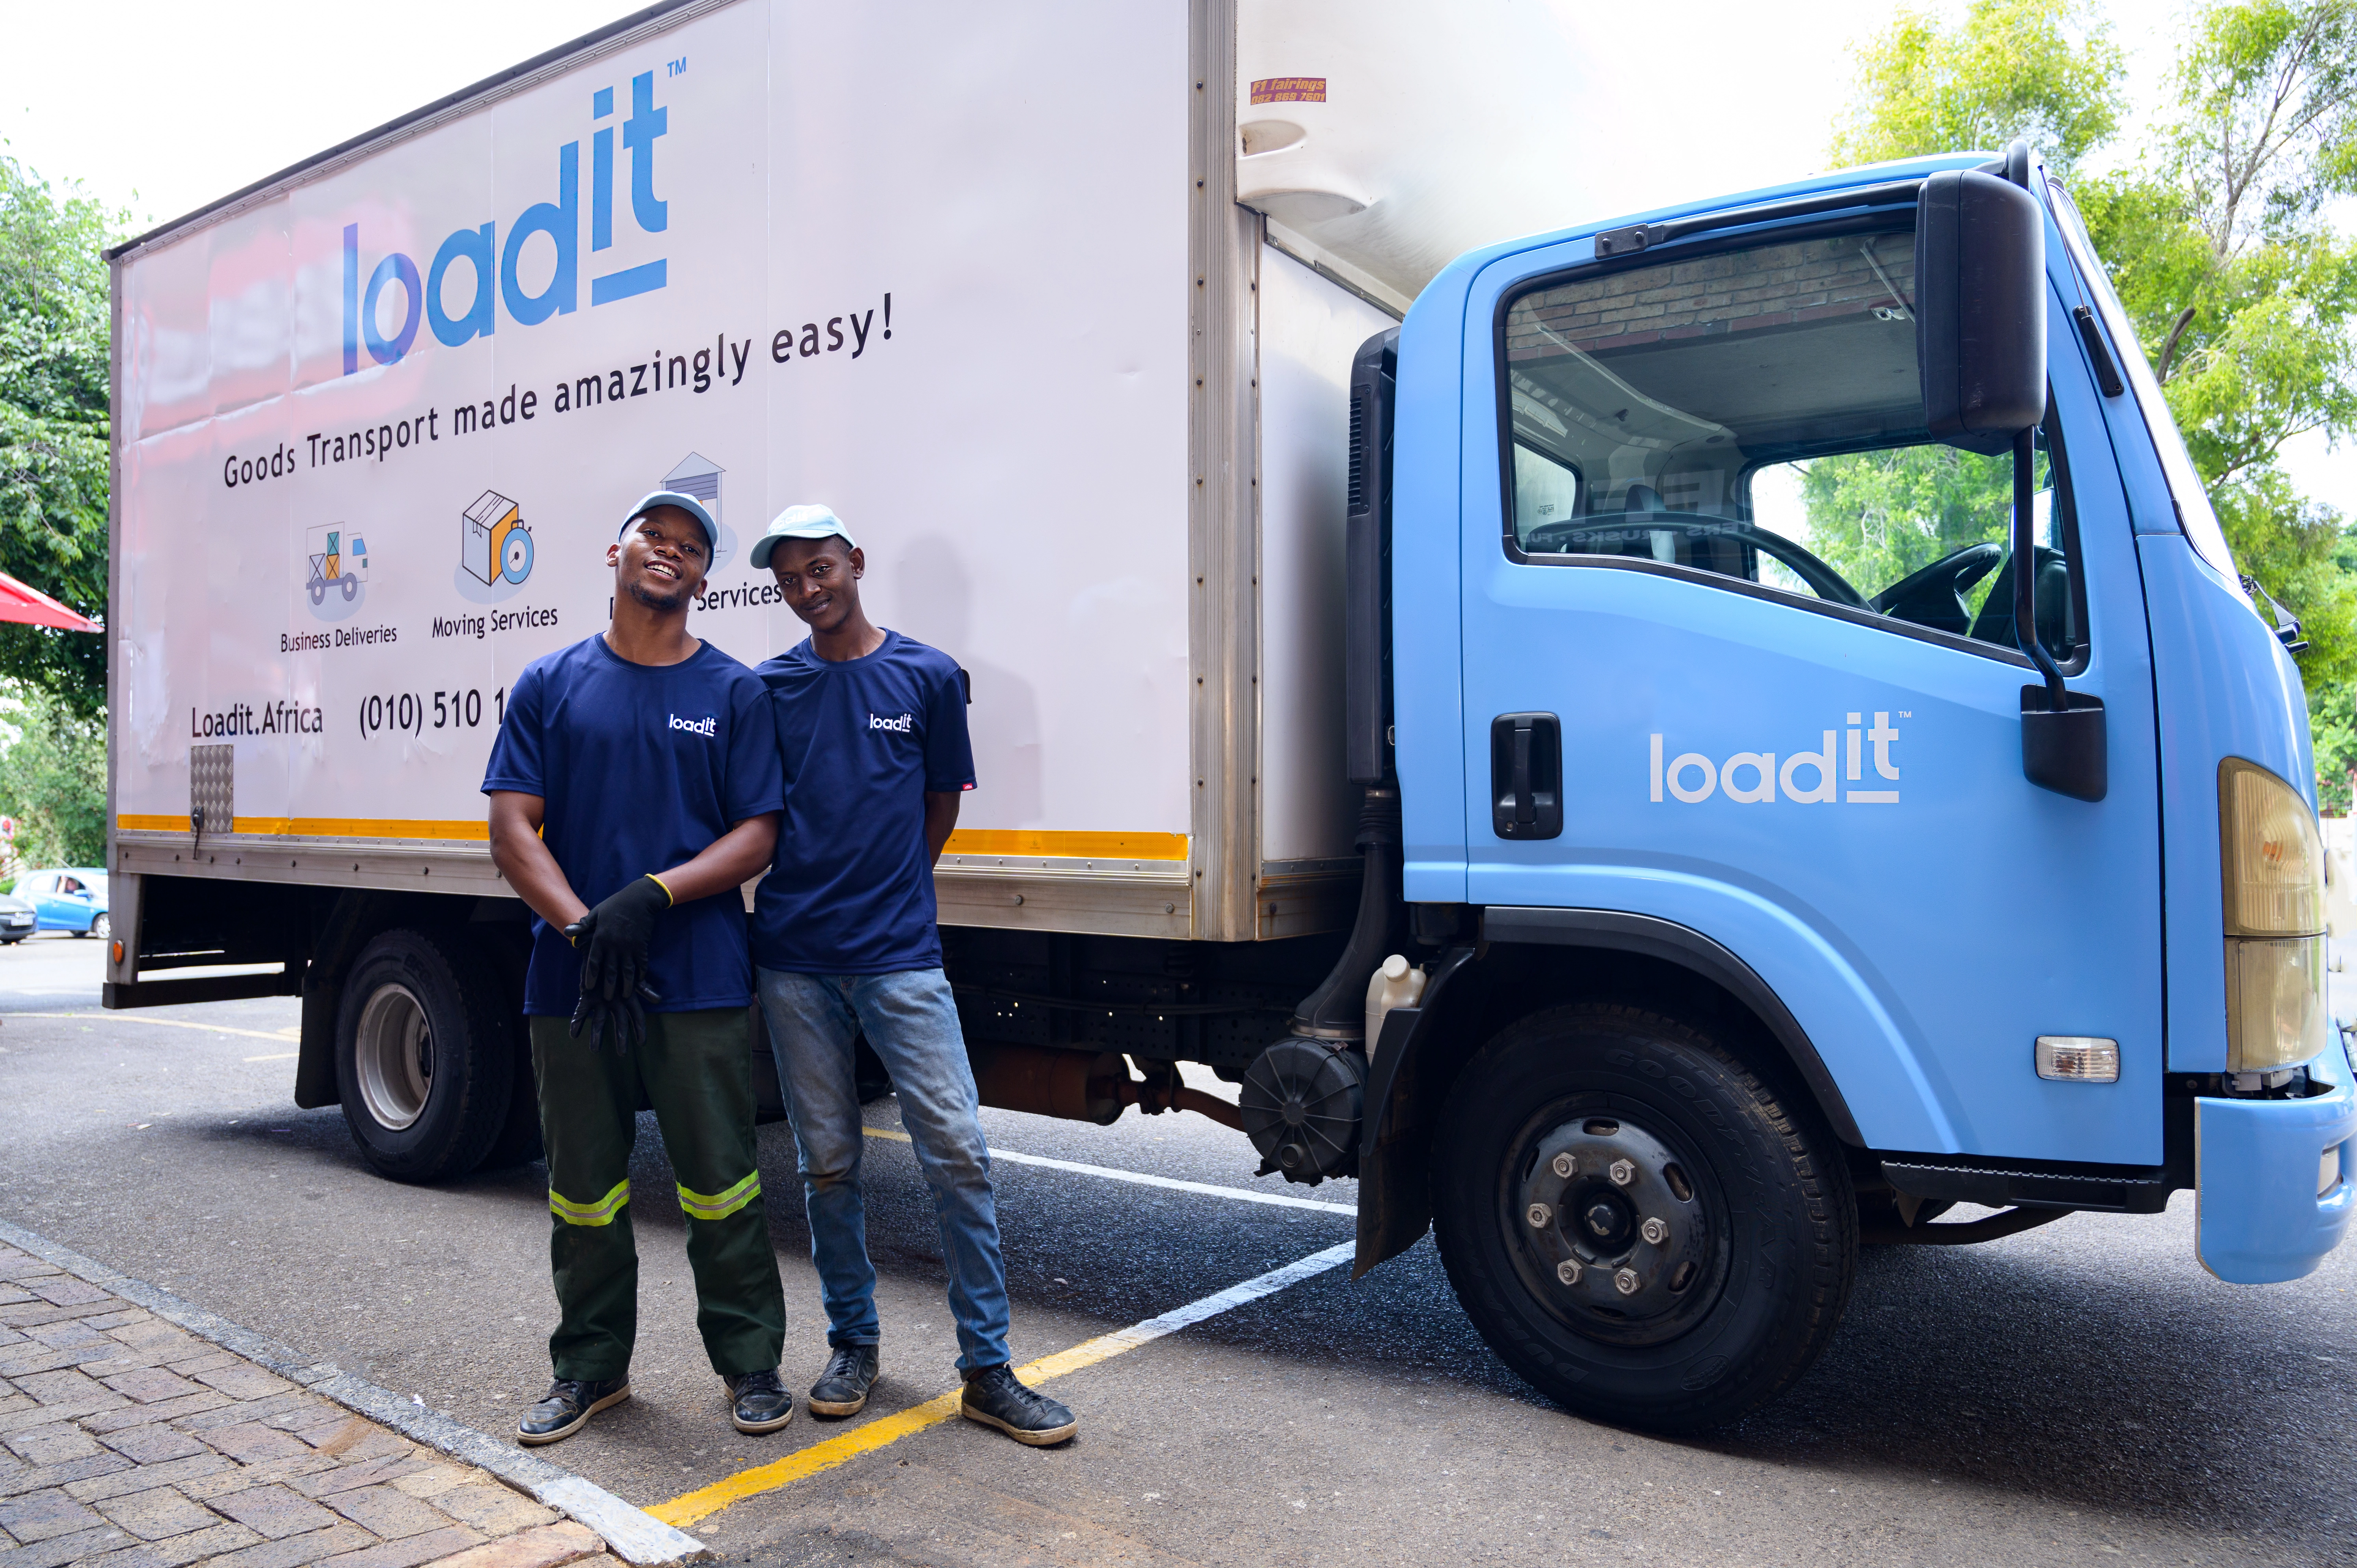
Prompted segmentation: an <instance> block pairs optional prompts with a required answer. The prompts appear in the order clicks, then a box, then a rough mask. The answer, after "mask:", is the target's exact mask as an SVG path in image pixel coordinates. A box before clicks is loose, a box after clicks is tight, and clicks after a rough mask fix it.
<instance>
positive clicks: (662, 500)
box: [615, 490, 720, 556]
mask: <svg viewBox="0 0 2357 1568" xmlns="http://www.w3.org/2000/svg"><path fill="white" fill-rule="evenodd" d="M659 506H675V507H677V508H679V510H682V511H683V512H685V513H687V515H688V516H690V517H692V518H694V519H695V525H696V526H697V527H698V528H701V529H702V530H704V553H705V555H707V556H709V555H710V554H711V553H713V552H714V551H716V550H717V549H719V548H720V525H719V524H718V523H716V522H715V521H712V514H711V513H710V512H708V511H706V510H704V503H703V502H702V501H700V500H697V499H695V498H694V496H689V495H682V494H681V493H680V492H679V491H677V490H649V491H648V492H647V493H646V494H645V495H643V496H641V497H640V498H639V504H638V505H636V506H634V507H632V508H631V509H630V516H628V517H626V518H624V519H623V520H622V527H621V531H620V532H619V533H617V534H616V535H615V537H616V538H618V539H619V538H620V537H621V535H622V534H623V533H628V532H630V524H632V523H634V522H636V521H639V519H640V518H642V517H644V516H646V515H647V513H649V512H651V511H652V510H655V508H657V507H659Z"/></svg>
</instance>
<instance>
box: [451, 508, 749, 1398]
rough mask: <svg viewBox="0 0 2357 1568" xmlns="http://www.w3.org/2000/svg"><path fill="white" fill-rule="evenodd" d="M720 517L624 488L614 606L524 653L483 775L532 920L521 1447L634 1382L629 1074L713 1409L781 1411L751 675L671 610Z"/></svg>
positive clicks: (613, 550)
mask: <svg viewBox="0 0 2357 1568" xmlns="http://www.w3.org/2000/svg"><path fill="white" fill-rule="evenodd" d="M715 533H716V530H715V528H714V526H713V521H712V517H711V514H710V513H708V512H707V511H705V509H704V507H703V505H702V503H700V502H699V501H697V500H696V499H694V498H693V497H691V496H685V495H680V494H677V493H674V492H672V491H668V490H658V491H656V492H655V493H654V494H652V495H650V496H648V497H647V498H646V499H643V500H641V501H640V502H639V504H638V505H637V506H636V507H634V508H632V509H631V510H630V516H629V518H628V520H627V521H624V523H623V525H622V532H621V537H620V538H619V539H618V540H617V541H616V542H614V543H613V544H611V545H609V546H608V547H607V552H606V559H607V563H608V564H609V565H611V566H612V567H613V568H614V612H613V623H612V625H611V626H610V627H609V628H608V629H607V630H606V631H604V632H602V633H600V634H599V635H597V636H596V637H592V638H589V639H586V640H584V641H581V642H576V643H575V644H574V645H573V646H572V647H570V648H565V649H561V650H558V651H556V652H554V653H551V654H548V655H547V656H545V657H544V658H541V659H536V660H533V662H532V663H531V665H530V666H528V667H527V668H526V669H525V671H524V672H523V674H522V676H520V677H519V678H518V679H517V681H516V683H515V687H514V689H513V690H512V691H511V692H510V693H509V694H508V699H507V708H506V712H505V714H503V715H502V717H501V720H500V732H499V738H498V739H497V741H496V742H494V744H493V745H492V747H491V759H490V766H489V767H488V768H486V769H485V771H484V775H483V792H484V793H485V794H487V795H489V796H490V832H491V859H492V861H493V862H494V863H495V864H496V865H498V866H499V868H500V875H503V876H505V877H506V878H507V880H508V885H509V886H511V887H513V888H514V889H515V890H516V892H517V894H518V895H519V896H520V897H522V899H523V901H524V902H525V903H526V904H527V905H529V906H531V908H532V911H533V915H534V916H535V917H537V918H535V919H534V920H533V948H532V966H531V969H530V971H529V972H527V975H526V978H525V982H524V1009H523V1010H524V1012H525V1013H526V1014H527V1015H530V1017H531V1019H532V1059H533V1074H534V1076H535V1077H536V1078H537V1079H538V1080H539V1086H540V1125H541V1140H542V1142H543V1144H545V1145H546V1147H547V1151H548V1207H549V1214H550V1219H549V1231H550V1234H549V1260H550V1262H551V1265H552V1267H553V1269H554V1273H555V1278H556V1298H557V1304H558V1306H559V1308H560V1311H561V1317H560V1320H559V1322H558V1324H557V1327H556V1332H555V1333H554V1334H553V1335H551V1336H550V1337H549V1341H548V1349H549V1357H550V1359H551V1360H553V1361H554V1363H555V1371H556V1380H555V1382H554V1385H553V1386H552V1387H551V1388H550V1389H549V1391H548V1397H547V1398H546V1399H544V1400H543V1401H542V1402H540V1403H538V1404H536V1405H534V1406H533V1408H532V1409H531V1410H529V1411H527V1412H525V1413H524V1416H523V1419H522V1422H521V1423H519V1424H518V1427H517V1431H516V1435H517V1437H518V1438H519V1439H520V1440H521V1441H522V1442H524V1443H530V1444H537V1443H554V1442H555V1441H556V1440H557V1439H558V1438H561V1437H565V1436H568V1435H570V1434H573V1433H575V1432H577V1431H579V1430H580V1428H581V1426H582V1424H583V1423H585V1422H587V1420H588V1419H589V1418H590V1416H592V1415H594V1414H596V1413H597V1412H598V1411H601V1410H604V1409H606V1408H607V1407H608V1406H609V1405H613V1404H619V1403H620V1402H622V1401H623V1400H625V1399H628V1398H629V1397H630V1348H631V1345H632V1342H633V1340H634V1339H635V1338H636V1336H637V1331H638V1289H639V1262H638V1252H637V1249H636V1247H635V1245H634V1243H633V1240H632V1236H631V1225H630V1213H631V1210H630V1146H631V1144H632V1142H633V1141H634V1140H635V1138H636V1135H637V1132H638V1113H639V1105H640V1096H641V1095H642V1094H643V1096H644V1097H645V1099H646V1101H648V1102H649V1103H651V1104H652V1105H653V1107H654V1111H655V1119H656V1121H657V1122H658V1123H659V1124H660V1125H661V1126H662V1138H663V1147H664V1149H665V1150H666V1151H667V1152H668V1153H669V1154H670V1155H671V1163H672V1167H673V1175H674V1176H676V1177H677V1180H678V1187H679V1203H680V1207H681V1208H683V1209H684V1210H685V1211H686V1214H687V1257H688V1263H689V1265H690V1266H691V1267H692V1268H693V1269H694V1272H695V1295H696V1326H697V1327H698V1328H699V1329H701V1330H702V1331H703V1335H704V1348H705V1354H706V1355H707V1356H709V1357H710V1358H711V1360H712V1369H713V1370H714V1371H716V1372H717V1373H719V1374H720V1376H721V1379H722V1380H723V1382H724V1383H725V1384H726V1387H727V1390H728V1400H729V1419H730V1421H731V1422H732V1423H733V1424H734V1425H735V1426H736V1427H737V1430H738V1431H740V1432H774V1431H776V1430H777V1429H778V1428H780V1427H781V1426H783V1425H785V1424H786V1423H787V1422H788V1421H790V1420H791V1419H792V1417H793V1412H794V1404H793V1396H792V1395H791V1393H788V1392H787V1391H786V1389H785V1385H784V1384H783V1383H781V1382H780V1381H779V1379H778V1357H779V1352H780V1348H781V1347H782V1345H783V1343H784V1339H785V1327H786V1323H785V1296H784V1293H783V1292H782V1291H781V1290H780V1286H779V1282H778V1260H777V1254H776V1252H775V1251H773V1250H772V1249H771V1247H770V1226H769V1219H768V1215H767V1213H766V1211H765V1210H764V1209H763V1208H762V1205H761V1176H760V1172H759V1168H758V1167H757V1166H756V1165H755V1163H754V1144H753V1117H754V1112H755V1111H756V1109H757V1106H758V1101H757V1099H756V1097H755V1095H754V1091H753V1057H752V1042H751V1040H750V1038H749V1037H748V1035H747V1033H746V1020H745V1009H746V1006H747V1005H748V1003H749V1002H750V1000H751V991H752V972H751V962H750V957H749V954H748V950H747V946H746V934H745V906H744V902H743V899H742V897H741V895H740V894H739V893H738V891H737V890H738V888H739V887H741V886H743V885H744V884H745V883H746V882H747V881H748V880H750V879H751V878H752V877H754V876H756V875H759V873H760V871H761V870H762V868H763V867H765V866H766V865H769V863H770V855H771V854H772V852H773V849H774V847H775V845H776V843H777V836H778V812H779V809H780V806H781V805H782V804H783V800H784V797H783V787H782V784H781V780H780V772H779V767H778V745H777V731H776V728H775V725H774V724H773V722H772V716H771V715H772V706H771V703H770V700H769V693H768V691H767V689H766V688H764V687H763V686H762V684H761V682H760V681H759V679H758V678H756V677H755V675H754V674H753V672H752V671H749V670H748V669H746V668H745V666H744V665H742V664H740V663H738V662H737V660H734V659H731V658H730V657H728V655H726V653H723V652H721V651H720V650H718V649H716V648H715V647H713V646H712V645H711V644H710V643H707V642H701V641H698V640H697V639H695V638H693V637H691V636H689V635H688V632H687V612H688V607H689V605H690V604H691V603H692V602H693V599H694V596H695V594H696V593H698V592H699V591H701V589H702V588H703V586H704V575H705V565H706V564H708V563H709V562H710V561H711V559H712V541H713V538H714V536H715ZM585 1026H587V1037H586V1038H585V1037H583V1030H584V1027H585ZM601 1045H611V1046H612V1047H615V1048H614V1049H613V1050H611V1051H607V1050H603V1049H600V1048H599V1047H600V1046H601Z"/></svg>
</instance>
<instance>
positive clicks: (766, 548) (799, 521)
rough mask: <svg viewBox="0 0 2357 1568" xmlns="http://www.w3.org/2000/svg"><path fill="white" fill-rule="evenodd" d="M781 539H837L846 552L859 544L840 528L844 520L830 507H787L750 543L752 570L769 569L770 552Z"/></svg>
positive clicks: (848, 532) (845, 529)
mask: <svg viewBox="0 0 2357 1568" xmlns="http://www.w3.org/2000/svg"><path fill="white" fill-rule="evenodd" d="M781 539H840V540H842V541H843V547H844V548H845V550H856V549H858V548H859V542H858V541H857V540H856V539H854V538H852V537H851V530H849V529H847V528H845V527H844V526H843V519H841V518H839V517H837V516H835V515H834V509H833V508H832V507H823V506H790V507H788V508H787V509H786V510H783V511H781V512H780V513H779V514H778V515H777V516H776V517H774V518H772V519H770V526H769V527H768V528H767V529H766V530H764V531H763V532H762V534H761V537H760V538H759V539H757V540H755V541H754V542H753V553H752V562H753V570H755V571H756V572H759V571H764V570H766V569H767V568H768V566H769V564H770V552H771V551H772V550H775V549H776V548H777V547H778V541H780V540H781Z"/></svg>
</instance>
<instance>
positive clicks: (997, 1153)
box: [865, 1127, 1359, 1218]
mask: <svg viewBox="0 0 2357 1568" xmlns="http://www.w3.org/2000/svg"><path fill="white" fill-rule="evenodd" d="M865 1131H866V1133H867V1135H868V1136H869V1137H871V1138H887V1139H889V1140H890V1141H891V1142H893V1143H895V1144H905V1143H907V1142H908V1141H909V1134H908V1133H897V1132H894V1131H893V1130H892V1129H891V1128H889V1127H869V1128H866V1129H865ZM990 1157H991V1158H992V1159H994V1160H1006V1161H1008V1162H1010V1163H1012V1164H1015V1165H1044V1166H1046V1167H1047V1168H1048V1169H1049V1170H1051V1171H1071V1173H1072V1174H1073V1175H1075V1176H1103V1178H1104V1179H1105V1180H1107V1181H1126V1182H1135V1183H1136V1184H1137V1185H1138V1186H1140V1187H1168V1188H1169V1189H1170V1190H1171V1191H1173V1192H1199V1193H1201V1194H1202V1195H1203V1196H1204V1197H1232V1198H1233V1199H1235V1200H1236V1201H1237V1202H1238V1203H1267V1204H1274V1205H1275V1206H1276V1207H1277V1208H1315V1209H1318V1210H1321V1211H1322V1212H1324V1213H1327V1214H1348V1215H1351V1216H1352V1217H1354V1218H1355V1217H1356V1216H1357V1214H1358V1212H1359V1210H1358V1208H1357V1206H1356V1205H1353V1204H1348V1203H1320V1202H1318V1199H1316V1198H1314V1197H1292V1196H1291V1195H1289V1194H1286V1193H1282V1192H1254V1191H1253V1190H1251V1189H1250V1188H1248V1187H1214V1186H1213V1185H1212V1184H1211V1183H1210V1182H1207V1181H1180V1180H1179V1178H1178V1177H1176V1176H1147V1175H1146V1173H1145V1172H1144V1171H1125V1170H1116V1169H1115V1168H1114V1167H1113V1166H1111V1165H1082V1164H1081V1163H1080V1162H1079V1161H1078V1160H1051V1159H1049V1157H1048V1156H1047V1155H1018V1154H1017V1153H1016V1152H1015V1151H1014V1150H1012V1149H1000V1148H993V1149H992V1150H991V1151H990Z"/></svg>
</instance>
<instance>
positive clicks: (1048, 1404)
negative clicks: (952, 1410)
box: [960, 1362, 1081, 1448]
mask: <svg viewBox="0 0 2357 1568" xmlns="http://www.w3.org/2000/svg"><path fill="white" fill-rule="evenodd" d="M960 1410H961V1412H963V1414H964V1416H965V1418H966V1419H967V1420H968V1421H978V1422H980V1423H982V1424H983V1425H985V1426H995V1427H996V1428H998V1430H999V1431H1001V1432H1003V1433H1005V1434H1006V1435H1007V1436H1009V1437H1012V1438H1013V1439H1015V1441H1016V1442H1017V1443H1021V1444H1028V1445H1029V1446H1030V1447H1033V1448H1045V1447H1047V1446H1048V1445H1049V1444H1051V1443H1061V1442H1063V1441H1064V1440H1065V1439H1066V1438H1068V1437H1070V1436H1071V1435H1072V1434H1074V1433H1075V1432H1078V1431H1079V1430H1080V1429H1081V1423H1080V1422H1079V1420H1078V1419H1077V1418H1076V1417H1074V1415H1073V1414H1072V1412H1071V1411H1069V1410H1066V1409H1065V1408H1064V1407H1063V1406H1062V1405H1060V1404H1058V1403H1057V1402H1055V1401H1054V1400H1051V1399H1049V1397H1048V1396H1047V1395H1046V1394H1043V1393H1039V1392H1036V1391H1033V1390H1030V1389H1027V1388H1025V1387H1024V1386H1023V1385H1022V1384H1021V1383H1019V1382H1017V1381H1016V1380H1015V1369H1013V1368H1012V1367H1009V1366H1007V1365H1006V1364H1005V1363H1004V1362H1001V1363H1000V1364H999V1365H997V1366H996V1367H977V1368H975V1369H974V1370H973V1371H970V1372H968V1373H967V1374H966V1375H965V1395H964V1398H963V1402H961V1405H960Z"/></svg>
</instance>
